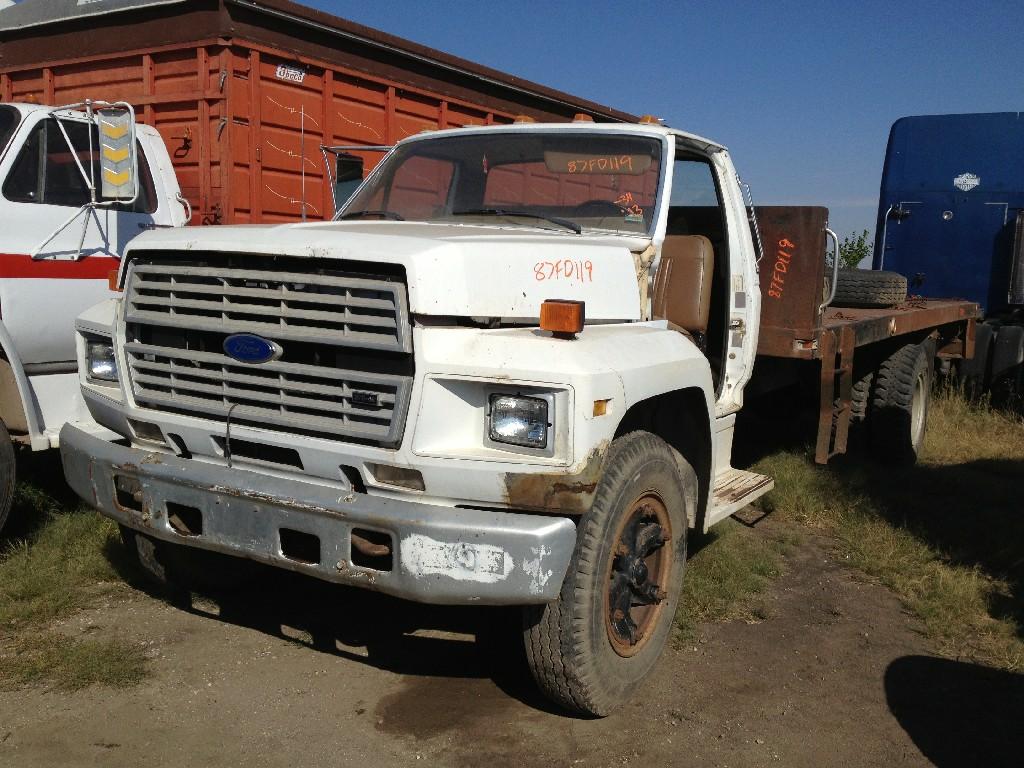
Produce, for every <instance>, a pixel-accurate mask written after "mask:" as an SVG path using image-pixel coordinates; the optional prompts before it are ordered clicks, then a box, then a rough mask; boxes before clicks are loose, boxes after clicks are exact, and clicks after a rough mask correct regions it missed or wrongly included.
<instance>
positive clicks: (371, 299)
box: [124, 260, 412, 445]
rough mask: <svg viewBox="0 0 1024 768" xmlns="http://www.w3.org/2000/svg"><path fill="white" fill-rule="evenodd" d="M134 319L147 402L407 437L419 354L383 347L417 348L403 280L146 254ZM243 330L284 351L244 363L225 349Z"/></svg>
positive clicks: (387, 438)
mask: <svg viewBox="0 0 1024 768" xmlns="http://www.w3.org/2000/svg"><path fill="white" fill-rule="evenodd" d="M274 263H276V262H274ZM292 263H293V264H294V263H295V262H292ZM320 266H323V264H322V263H321V265H320ZM125 330H126V333H127V335H128V341H127V343H126V344H125V346H124V350H125V354H126V358H127V360H126V362H127V368H128V371H127V372H126V373H127V378H128V379H129V380H130V383H131V389H132V393H133V395H134V398H135V401H136V403H137V404H138V405H139V406H140V407H143V408H156V409H166V410H171V411H174V412H178V413H185V414H194V415H200V416H202V417H204V418H214V419H221V420H224V419H226V417H227V414H228V411H229V409H230V410H231V420H232V423H248V424H249V425H250V426H256V427H258V428H263V429H268V430H276V431H293V430H294V431H298V432H300V433H302V434H312V435H320V436H324V437H329V438H335V439H342V440H344V439H357V440H365V441H369V442H374V443H378V444H381V445H397V444H398V442H399V441H400V439H401V435H402V432H403V431H404V426H405V418H406V412H407V410H408V404H409V396H410V393H411V389H412V376H411V370H412V368H411V359H410V360H409V362H408V364H407V368H406V365H405V364H403V365H398V366H397V367H395V366H396V365H397V363H395V364H391V363H389V364H387V365H383V362H385V361H384V360H383V359H381V360H378V361H377V362H374V361H375V360H376V358H375V357H373V356H374V355H376V356H378V357H379V356H380V355H381V354H385V355H387V356H388V357H389V358H393V357H394V355H395V354H397V355H399V356H402V357H405V356H406V355H410V353H411V351H412V334H411V326H410V323H409V320H408V309H407V303H406V287H405V285H404V284H403V283H402V282H401V281H400V280H396V279H391V278H385V277H382V278H376V277H362V276H350V275H347V274H341V275H337V274H336V275H332V274H305V273H302V272H296V271H294V270H287V269H281V270H280V271H279V270H275V269H248V268H247V269H235V268H233V267H230V266H226V265H225V266H207V265H199V266H192V265H182V264H180V263H174V261H173V260H169V263H148V264H138V263H135V264H132V265H131V267H130V268H129V274H128V280H127V285H126V301H125ZM232 333H254V334H258V335H261V336H264V337H265V338H267V339H270V340H272V341H275V342H277V343H278V344H280V346H281V347H282V348H283V349H284V350H285V352H284V355H283V357H282V358H281V359H278V360H273V361H269V362H266V363H262V364H247V363H242V362H240V361H238V360H235V359H233V358H231V357H228V356H227V355H226V354H224V353H222V352H220V351H219V350H217V347H218V346H219V345H220V344H221V343H222V341H223V338H225V337H226V336H227V335H230V334H232ZM196 334H199V335H198V336H197V335H196ZM203 334H205V335H203ZM210 334H213V335H210ZM190 339H191V340H192V341H191V342H190V341H189V340H190ZM196 339H201V340H202V341H200V342H198V343H196V341H195V340H196ZM147 340H148V341H147ZM144 342H145V343H144ZM296 344H298V345H299V346H295V345H296ZM190 346H198V347H200V349H190V348H189V347H190ZM211 347H212V348H213V349H215V350H217V351H209V350H210V349H211ZM346 348H349V349H348V351H346ZM204 350H205V351H204ZM289 350H291V351H292V353H293V355H294V356H293V357H292V359H291V360H289ZM360 350H369V351H367V352H360ZM388 353H390V354H388ZM296 357H297V358H298V359H297V360H296ZM293 360H295V361H294V362H293ZM346 363H348V364H347V365H346ZM382 365H383V367H382ZM342 366H344V367H342ZM363 366H369V367H371V368H373V370H358V369H359V368H360V367H363ZM393 370H394V371H402V370H407V371H408V373H391V372H390V371H393Z"/></svg>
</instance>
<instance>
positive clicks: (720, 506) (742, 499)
mask: <svg viewBox="0 0 1024 768" xmlns="http://www.w3.org/2000/svg"><path fill="white" fill-rule="evenodd" d="M774 487H775V481H774V480H773V479H772V478H770V477H768V476H767V475H759V474H757V473H756V472H747V471H746V470H743V469H732V468H729V469H727V470H726V471H725V472H723V473H722V474H720V475H719V476H718V477H716V478H715V488H714V490H713V491H712V492H711V503H710V504H709V505H708V513H707V515H705V517H704V530H705V531H707V530H708V528H710V527H711V526H712V525H714V524H715V523H717V522H718V521H720V520H724V519H725V518H727V517H729V516H730V515H732V514H733V513H735V512H738V511H739V510H741V509H743V507H745V506H747V504H750V503H751V502H753V501H755V500H757V499H758V498H760V497H761V496H763V495H764V494H766V493H768V491H770V490H771V489H772V488H774Z"/></svg>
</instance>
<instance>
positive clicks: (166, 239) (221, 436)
mask: <svg viewBox="0 0 1024 768" xmlns="http://www.w3.org/2000/svg"><path fill="white" fill-rule="evenodd" d="M755 231H756V230H755ZM822 238H824V235H822ZM756 241H757V238H756V237H752V234H751V227H750V220H749V212H748V209H747V208H746V207H745V205H744V202H743V198H742V195H741V186H740V184H739V180H738V177H737V175H736V171H735V170H734V168H733V165H732V161H731V160H730V158H729V154H728V152H727V151H726V150H725V149H724V148H723V147H722V146H720V145H718V144H716V143H715V142H713V141H709V140H707V139H703V138H700V137H698V136H693V135H690V134H687V133H684V132H682V131H678V130H673V129H669V128H666V127H663V126H660V125H657V124H656V123H653V122H650V123H646V124H639V125H620V124H614V125H604V124H601V125H598V124H587V123H582V122H581V123H572V124H563V125H540V124H516V125H511V126H501V127H486V128H484V127H481V128H463V129H457V130H447V131H438V132H434V133H429V134H421V135H418V136H415V137H412V138H409V139H407V140H405V141H403V142H401V143H399V144H398V145H397V146H396V147H395V148H394V149H393V150H392V151H391V152H390V153H389V154H388V155H387V156H386V157H385V159H384V160H383V161H382V162H381V164H380V165H379V166H378V167H377V168H376V169H375V170H374V171H373V173H372V174H371V175H370V176H369V177H368V178H367V180H366V181H365V182H364V183H363V185H362V186H361V187H360V188H359V190H358V191H357V192H356V193H355V194H354V195H353V197H352V198H351V199H350V200H349V201H348V203H347V204H346V205H345V206H344V207H343V208H342V210H341V211H340V212H339V214H338V215H337V216H336V217H335V220H334V221H332V222H321V223H307V224H294V225H281V226H263V227H222V228H216V229H204V230H179V231H160V232H151V233H147V234H145V235H144V236H142V237H140V238H138V239H137V240H135V241H133V243H132V244H131V246H130V247H129V249H128V254H127V258H126V259H125V260H124V263H123V265H122V268H121V273H120V283H119V284H120V287H121V290H122V291H123V296H122V297H120V298H117V299H111V300H108V301H106V302H104V303H101V304H99V305H98V306H96V307H94V308H93V309H91V310H89V311H87V312H86V313H84V314H83V315H82V316H81V317H80V318H79V321H78V325H77V328H78V355H79V362H80V366H81V377H82V388H83V394H84V397H85V401H86V403H87V404H88V407H89V409H90V411H91V412H92V415H93V416H94V418H95V419H96V421H97V422H98V423H99V424H101V425H103V426H105V427H107V428H108V429H109V430H111V431H112V432H113V433H116V435H118V436H119V438H118V439H105V438H103V437H102V436H99V435H96V434H90V433H89V432H87V431H85V430H82V429H81V428H79V427H76V426H74V425H68V426H66V427H65V428H64V430H63V431H62V433H61V451H62V455H63V460H64V467H65V472H66V474H67V478H68V481H69V483H70V484H71V485H72V487H73V488H74V489H75V490H76V491H77V492H78V493H79V494H80V495H81V496H82V498H83V499H85V500H86V501H88V502H89V503H90V504H92V505H94V506H95V507H97V508H98V509H99V510H100V511H101V512H102V513H103V514H105V515H107V516H109V517H111V518H113V519H114V520H116V521H117V522H118V523H120V525H121V527H122V535H123V538H124V540H125V543H126V545H127V546H128V547H129V548H130V550H131V551H132V552H133V553H134V554H135V555H136V556H137V558H138V560H139V562H140V564H141V566H142V567H143V568H144V569H146V570H147V571H149V573H150V574H151V575H153V576H154V577H156V578H158V579H160V580H172V581H173V580H176V579H181V580H187V579H188V578H189V577H190V575H195V574H189V573H188V572H187V569H188V568H189V567H192V568H197V567H199V566H196V564H195V563H196V561H195V560H193V559H192V557H191V556H195V555H198V556H202V550H213V551H216V552H220V553H227V554H229V555H234V556H237V557H240V558H248V559H251V560H257V561H261V562H264V563H269V564H272V565H275V566H279V567H282V568H287V569H291V570H294V571H299V572H302V573H306V574H309V575H311V576H315V577H318V578H321V579H325V580H328V581H332V582H337V583H341V584H350V585H355V586H360V587H364V588H367V589H373V590H378V591H381V592H386V593H389V594H392V595H397V596H400V597H403V598H407V599H410V600H416V601H422V602H428V603H445V604H459V603H465V604H504V605H519V606H523V611H524V630H523V637H524V642H525V647H526V654H527V657H528V660H529V663H530V666H531V669H532V671H533V674H534V676H535V678H536V681H537V683H538V684H539V685H540V687H541V688H542V689H543V691H544V692H545V693H546V694H547V695H548V696H549V697H551V698H552V699H553V700H555V701H556V702H558V703H560V704H562V705H564V706H566V707H568V708H572V709H575V710H579V711H583V712H588V713H593V714H598V715H602V714H606V713H608V712H609V711H611V710H612V709H613V708H614V707H615V706H617V705H618V704H619V703H621V702H622V701H623V700H625V699H626V698H627V697H628V696H629V695H630V694H631V693H632V692H633V691H634V690H635V689H636V688H637V687H638V686H639V685H640V683H641V682H642V681H643V679H644V678H645V677H646V676H647V674H648V673H649V672H650V671H651V669H652V667H653V665H654V663H655V661H656V660H657V658H658V656H659V654H660V653H661V651H662V649H663V647H664V645H665V642H666V639H667V638H668V636H669V634H670V631H671V627H672V622H673V614H674V612H675V609H676V605H677V602H678V600H679V595H680V588H681V587H680V585H681V578H682V572H683V566H684V562H685V559H686V541H687V531H688V530H691V529H693V528H695V527H696V528H698V529H704V530H706V529H707V528H708V527H709V526H711V525H714V524H715V523H716V522H718V521H720V520H722V519H723V518H725V517H727V516H729V515H731V514H732V513H734V512H735V511H737V510H738V509H739V508H741V507H743V506H745V505H746V504H748V503H749V502H751V501H752V500H753V499H755V498H757V497H758V496H760V495H761V494H763V493H765V492H766V491H767V490H769V489H770V488H771V487H772V480H770V479H769V478H767V477H764V476H760V475H757V474H754V473H751V472H747V471H742V470H740V469H735V468H733V467H732V466H731V464H730V456H731V452H732V442H733V431H734V424H735V419H736V415H737V412H738V411H739V410H740V409H741V407H742V406H743V400H744V389H745V388H746V387H747V385H748V381H749V380H750V378H751V373H752V370H753V367H754V362H755V357H756V354H757V350H758V332H759V320H760V316H761V303H762V294H761V292H760V290H759V286H758V269H757V264H758V260H759V252H758V250H759V249H758V247H757V245H756ZM787 242H788V241H787ZM822 243H824V239H822ZM792 245H793V243H789V246H792ZM787 247H788V246H787ZM823 256H824V248H822V250H820V251H817V252H816V253H814V256H813V259H814V261H815V262H817V263H818V267H819V274H820V270H821V268H822V267H821V264H820V262H823V261H824V258H823ZM787 259H789V257H787ZM798 260H799V259H796V258H794V259H793V260H792V261H793V266H792V267H791V268H790V271H791V273H790V275H787V277H789V278H790V281H789V282H788V283H786V285H785V286H782V284H781V283H779V284H778V290H777V291H776V292H778V293H782V292H783V291H784V292H786V293H787V295H788V293H789V292H791V291H793V290H795V289H794V288H792V287H791V286H792V284H793V280H792V274H793V273H796V271H797V268H796V262H797V261H798ZM773 261H774V259H773ZM778 269H781V267H777V268H776V270H778ZM779 279H780V280H783V276H782V275H781V274H780V275H779ZM776 282H777V281H776ZM823 285H824V284H823V283H822V282H820V281H819V283H818V285H817V288H816V290H815V291H814V293H815V296H816V299H815V301H814V305H815V308H816V310H817V308H818V304H819V303H822V291H823ZM825 303H827V302H824V303H823V305H822V307H821V311H824V304H825ZM821 311H819V316H820V314H821ZM846 311H847V310H844V312H846ZM844 317H846V315H844ZM819 330H820V329H819ZM919 330H920V329H919ZM921 333H924V332H923V331H922V332H921ZM927 333H932V331H931V330H929V331H928V332H927ZM927 333H925V334H924V335H922V336H920V338H915V339H914V343H915V344H917V346H915V347H914V349H918V348H920V349H921V350H923V349H924V347H923V346H921V345H920V344H919V343H918V342H920V341H921V340H923V339H924V338H925V336H926V335H927ZM953 335H955V334H953ZM843 338H845V336H844V337H843ZM903 346H908V348H909V346H910V345H906V344H904V345H903ZM792 348H793V350H795V352H794V354H796V353H799V354H800V355H803V354H804V353H805V352H806V357H807V358H808V359H813V355H814V353H815V350H817V349H818V348H819V344H818V342H817V341H813V342H811V341H807V340H806V339H804V340H800V341H799V343H798V344H796V345H792ZM901 348H902V347H901ZM844 349H845V347H844ZM901 354H902V353H901ZM914 354H915V355H918V357H914V358H913V359H914V360H915V361H919V358H920V354H923V352H921V353H917V352H915V353H914ZM111 360H113V361H114V363H115V365H114V366H111V365H110V364H109V363H110V361H111ZM915 364H916V363H915ZM915 370H916V369H915ZM929 370H930V368H929V364H928V362H927V358H926V363H925V367H924V368H923V369H922V371H923V373H922V374H921V376H922V377H923V379H922V380H923V381H924V382H925V383H927V376H928V372H929ZM880 375H881V374H880ZM840 378H842V379H843V380H846V381H848V379H849V377H848V376H846V375H845V374H844V376H843V377H840ZM922 398H925V399H924V400H922ZM926 398H927V387H920V388H915V389H914V393H912V394H911V400H912V401H913V402H912V403H910V401H908V403H910V406H912V410H913V408H917V410H916V411H914V413H916V414H917V415H918V416H920V417H921V418H916V420H911V421H912V423H913V425H914V426H913V427H912V428H910V429H908V431H907V432H906V434H905V436H904V437H905V442H906V443H907V445H908V446H910V447H913V446H915V445H917V444H919V443H918V441H919V438H920V435H919V433H918V432H917V431H915V430H919V429H923V415H922V412H921V410H920V408H921V405H922V403H924V404H925V405H926ZM829 402H831V395H830V400H829ZM837 403H838V404H837V411H836V412H837V413H838V414H839V415H838V418H837V424H839V425H840V427H839V431H840V432H843V433H844V434H843V438H842V439H843V440H844V441H845V429H846V427H847V426H848V423H849V421H850V416H851V412H854V415H856V411H857V409H856V408H853V407H851V396H850V389H849V387H848V386H844V387H843V388H842V391H841V392H840V395H839V397H838V399H837ZM910 406H908V407H910ZM908 413H909V411H908ZM830 418H831V417H830ZM830 429H831V423H830ZM889 434H890V437H891V436H892V433H891V432H890V433H889ZM184 555H189V557H185V556H184Z"/></svg>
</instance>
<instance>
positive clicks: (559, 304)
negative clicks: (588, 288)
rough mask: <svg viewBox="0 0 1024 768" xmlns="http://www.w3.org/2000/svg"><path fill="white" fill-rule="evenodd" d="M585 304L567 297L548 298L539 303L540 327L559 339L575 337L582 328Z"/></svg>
mask: <svg viewBox="0 0 1024 768" xmlns="http://www.w3.org/2000/svg"><path fill="white" fill-rule="evenodd" d="M585 307H586V304H585V303H584V302H582V301H570V300H569V299H548V300H547V301H545V302H543V303H542V304H541V305H540V328H541V330H542V331H551V333H552V334H553V335H554V336H555V337H556V338H559V339H575V338H576V334H577V333H579V332H580V331H582V330H583V323H584V320H585V314H586V313H585Z"/></svg>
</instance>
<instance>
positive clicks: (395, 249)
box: [125, 221, 650, 320]
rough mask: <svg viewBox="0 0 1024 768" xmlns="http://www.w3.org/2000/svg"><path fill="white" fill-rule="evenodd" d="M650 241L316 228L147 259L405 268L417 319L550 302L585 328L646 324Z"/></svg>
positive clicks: (170, 232)
mask: <svg viewBox="0 0 1024 768" xmlns="http://www.w3.org/2000/svg"><path fill="white" fill-rule="evenodd" d="M649 242H650V241H648V240H644V239H641V238H635V237H626V236H616V235H588V234H584V235H576V234H574V233H573V232H570V231H568V230H566V231H565V233H564V234H563V233H562V232H557V231H551V230H540V229H537V228H533V227H498V226H493V227H492V226H469V225H459V224H426V223H418V222H393V221H387V222H376V221H374V222H366V221H361V222H318V223H315V224H284V225H269V226H268V225H260V226H228V227H201V228H200V227H195V228H193V227H187V228H184V229H165V230H156V231H151V232H146V233H144V234H142V235H140V236H139V237H137V238H135V239H134V240H133V241H132V243H131V245H130V247H129V248H128V252H127V258H126V259H125V264H127V263H128V262H130V260H131V257H132V256H133V255H136V256H137V255H140V254H141V253H142V252H146V251H172V252H173V251H177V252H180V255H181V257H182V258H190V257H192V258H194V257H195V256H196V255H198V253H199V252H210V251H215V252H225V253H227V252H230V253H251V254H263V255H279V256H295V257H302V258H310V259H347V260H352V261H365V262H371V263H372V262H378V263H380V262H386V263H391V264H401V265H402V266H403V267H405V271H406V275H407V278H408V290H409V305H410V309H411V311H412V312H413V313H414V314H420V315H448V316H468V317H503V318H527V319H533V318H537V317H538V316H539V315H540V305H541V302H542V301H544V300H545V299H573V300H577V301H585V302H586V316H587V319H588V320H639V319H640V293H639V288H638V285H637V275H636V267H635V263H634V257H633V254H632V252H631V251H639V250H642V249H643V248H645V247H646V246H647V245H648V244H649Z"/></svg>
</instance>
